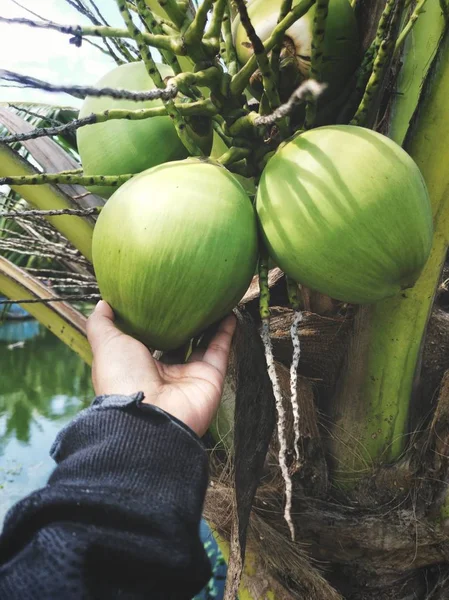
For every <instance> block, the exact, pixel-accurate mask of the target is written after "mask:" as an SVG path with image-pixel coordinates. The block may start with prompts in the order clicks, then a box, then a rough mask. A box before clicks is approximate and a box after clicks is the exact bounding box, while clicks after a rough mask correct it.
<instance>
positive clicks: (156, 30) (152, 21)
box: [138, 2, 182, 75]
mask: <svg viewBox="0 0 449 600" xmlns="http://www.w3.org/2000/svg"><path fill="white" fill-rule="evenodd" d="M138 7H139V16H140V17H141V18H142V20H143V22H144V24H145V26H146V28H147V29H148V31H149V33H151V34H157V35H164V30H163V27H162V25H161V23H160V21H158V20H157V19H156V17H155V16H154V15H153V13H152V11H151V10H150V9H149V8H148V6H147V4H146V3H145V2H139V3H138ZM160 52H161V55H162V57H163V59H164V61H165V63H166V64H167V65H169V66H170V67H171V68H172V69H173V73H175V75H177V74H178V73H182V69H181V66H180V64H179V61H178V58H177V56H176V54H175V53H174V52H172V51H171V50H161V51H160Z"/></svg>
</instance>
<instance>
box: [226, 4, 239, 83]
mask: <svg viewBox="0 0 449 600" xmlns="http://www.w3.org/2000/svg"><path fill="white" fill-rule="evenodd" d="M222 31H223V38H224V42H225V48H226V66H227V68H228V72H229V74H230V75H231V76H234V75H235V74H236V73H237V71H238V68H239V64H238V61H237V54H236V51H235V47H234V40H233V39H232V29H231V17H230V12H229V7H228V6H227V7H226V11H225V14H224V17H223V22H222Z"/></svg>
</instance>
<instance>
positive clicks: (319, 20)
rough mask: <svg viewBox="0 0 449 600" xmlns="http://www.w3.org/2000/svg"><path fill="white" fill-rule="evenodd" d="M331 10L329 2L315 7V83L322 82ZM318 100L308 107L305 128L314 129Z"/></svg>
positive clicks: (325, 0)
mask: <svg viewBox="0 0 449 600" xmlns="http://www.w3.org/2000/svg"><path fill="white" fill-rule="evenodd" d="M328 9H329V0H317V3H316V6H315V18H314V21H313V33H312V57H311V59H312V60H311V64H310V78H311V79H315V81H321V67H322V64H323V54H324V36H325V33H326V22H327V13H328ZM316 111H317V100H316V99H312V100H309V101H308V102H307V105H306V120H305V128H306V129H310V128H311V127H313V125H314V123H315V119H316Z"/></svg>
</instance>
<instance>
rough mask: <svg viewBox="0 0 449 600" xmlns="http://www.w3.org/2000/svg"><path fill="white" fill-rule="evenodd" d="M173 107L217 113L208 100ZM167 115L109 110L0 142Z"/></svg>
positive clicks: (185, 113) (153, 110)
mask: <svg viewBox="0 0 449 600" xmlns="http://www.w3.org/2000/svg"><path fill="white" fill-rule="evenodd" d="M175 106H176V108H177V109H178V111H179V112H180V113H181V114H182V115H183V116H194V115H215V114H216V113H217V108H216V106H215V105H214V104H213V103H212V102H211V101H210V100H200V101H198V102H189V103H176V104H175ZM167 114H168V112H167V109H166V108H165V107H164V106H155V107H154V108H143V109H138V110H124V109H110V110H105V111H103V112H101V113H92V114H91V115H89V116H88V117H84V118H83V119H75V120H73V121H70V123H67V124H66V125H59V126H57V127H40V128H36V129H34V130H33V131H29V132H27V133H18V134H16V135H9V136H5V137H3V138H0V141H1V142H4V143H8V144H10V143H13V142H23V141H26V140H34V139H36V138H39V137H46V136H54V135H61V134H63V133H66V132H67V131H74V130H76V129H79V128H80V127H86V126H88V125H94V124H95V123H104V122H105V121H112V120H114V119H127V120H128V121H140V120H142V119H150V118H153V117H161V116H164V115H167Z"/></svg>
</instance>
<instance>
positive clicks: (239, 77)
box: [230, 0, 316, 96]
mask: <svg viewBox="0 0 449 600" xmlns="http://www.w3.org/2000/svg"><path fill="white" fill-rule="evenodd" d="M315 2H316V0H301V2H299V3H298V4H297V5H296V6H294V7H293V8H292V10H291V11H290V12H289V13H288V15H287V16H286V17H285V18H284V19H282V21H281V22H280V23H278V24H277V25H276V27H275V28H274V29H273V32H272V34H271V35H270V37H269V38H268V40H267V41H266V42H265V44H264V47H265V51H266V52H270V50H272V49H273V48H274V46H276V45H277V44H280V43H281V42H282V38H283V36H284V33H285V32H286V31H287V29H288V28H289V27H291V26H292V25H293V23H295V22H296V21H297V20H298V19H300V18H301V17H303V16H304V15H305V14H306V13H307V11H308V10H309V9H310V8H311V7H312V6H313V5H314V4H315ZM256 69H257V60H256V57H255V55H253V56H251V58H250V59H249V60H248V62H247V63H246V64H245V65H244V66H243V67H242V68H241V69H240V71H239V72H238V73H236V75H234V77H233V78H232V81H231V86H230V90H231V93H232V94H233V95H234V96H239V95H240V94H241V93H242V92H243V90H244V89H245V87H246V86H247V84H248V81H249V79H250V77H251V75H252V74H253V73H254V71H255V70H256Z"/></svg>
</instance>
